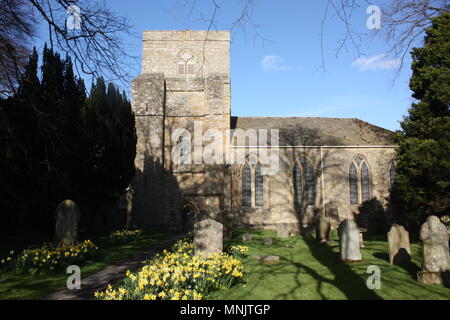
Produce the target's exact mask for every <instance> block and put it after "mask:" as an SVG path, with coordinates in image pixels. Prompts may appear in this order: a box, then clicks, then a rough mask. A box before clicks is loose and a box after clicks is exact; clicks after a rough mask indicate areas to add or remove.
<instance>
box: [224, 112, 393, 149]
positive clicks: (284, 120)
mask: <svg viewBox="0 0 450 320" xmlns="http://www.w3.org/2000/svg"><path fill="white" fill-rule="evenodd" d="M239 128H240V129H244V130H246V129H255V130H258V129H268V130H269V132H268V136H269V138H268V140H269V141H268V144H270V129H279V130H280V131H279V137H280V146H392V145H394V141H393V138H394V132H392V131H390V130H387V129H384V128H381V127H378V126H375V125H373V124H370V123H368V122H365V121H362V120H359V119H355V118H321V117H231V129H239Z"/></svg>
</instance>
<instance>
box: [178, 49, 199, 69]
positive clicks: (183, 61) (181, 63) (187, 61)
mask: <svg viewBox="0 0 450 320" xmlns="http://www.w3.org/2000/svg"><path fill="white" fill-rule="evenodd" d="M177 74H178V75H186V74H195V60H194V56H193V55H192V54H190V53H189V52H187V51H185V52H184V53H183V54H181V55H180V57H179V58H178V62H177Z"/></svg>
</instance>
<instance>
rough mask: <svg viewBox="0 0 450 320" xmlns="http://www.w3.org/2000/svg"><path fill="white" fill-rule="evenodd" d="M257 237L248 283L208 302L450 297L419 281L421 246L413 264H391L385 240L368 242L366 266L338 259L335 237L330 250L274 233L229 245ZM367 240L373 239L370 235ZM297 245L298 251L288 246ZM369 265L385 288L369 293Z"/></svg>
mask: <svg viewBox="0 0 450 320" xmlns="http://www.w3.org/2000/svg"><path fill="white" fill-rule="evenodd" d="M244 232H249V233H251V234H252V241H251V242H250V243H244V244H243V245H246V246H248V247H249V256H248V258H247V259H246V260H245V262H244V265H245V267H244V270H245V273H246V274H245V277H244V280H245V283H244V284H241V285H239V286H237V287H234V288H232V289H230V290H219V291H216V292H214V293H212V294H211V295H210V296H208V297H207V299H219V300H220V299H231V300H237V299H268V300H274V299H403V300H405V299H449V298H450V289H449V288H445V287H443V286H438V285H433V286H425V285H421V284H419V283H418V282H417V281H416V272H417V270H419V267H420V265H421V261H422V256H421V246H420V243H412V244H411V251H412V262H411V264H410V265H409V266H406V267H400V266H394V265H390V264H389V261H388V254H387V253H388V249H387V241H386V238H385V237H371V238H370V239H365V242H364V243H365V248H362V249H361V253H362V256H363V262H361V263H352V264H345V263H342V262H340V260H339V243H338V239H337V237H336V234H335V233H334V234H333V241H332V242H331V244H330V245H328V246H320V245H318V244H316V243H315V241H314V240H308V239H304V238H302V237H301V236H296V237H290V238H288V239H278V238H276V232H274V231H239V232H235V235H234V237H233V239H232V240H231V241H230V242H228V245H230V244H242V243H241V241H240V239H242V234H243V233H244ZM264 237H272V238H273V245H271V246H264V245H263V244H262V239H263V238H264ZM366 238H368V237H366ZM287 245H292V246H293V247H294V248H288V247H287ZM255 254H259V255H261V254H262V255H277V256H280V262H279V263H278V264H276V265H270V266H269V265H263V264H260V263H259V262H258V261H257V260H256V259H254V258H252V256H253V255H255ZM369 265H377V266H379V267H380V269H381V289H379V290H370V289H368V288H367V285H366V281H367V278H368V277H369V276H370V274H368V273H367V267H368V266H369Z"/></svg>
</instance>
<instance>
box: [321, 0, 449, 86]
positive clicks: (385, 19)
mask: <svg viewBox="0 0 450 320" xmlns="http://www.w3.org/2000/svg"><path fill="white" fill-rule="evenodd" d="M370 5H373V4H372V3H371V2H370V1H368V0H327V6H326V10H325V13H324V16H323V20H322V26H321V53H322V67H323V68H324V69H325V61H324V54H323V33H324V24H325V20H326V18H327V16H328V14H330V13H331V14H333V17H336V18H337V19H338V20H339V21H340V22H341V23H342V25H343V27H344V37H343V38H342V39H340V40H339V43H338V48H337V50H336V55H338V54H339V52H340V51H341V49H342V48H347V47H348V46H349V45H350V46H353V47H354V48H355V49H356V51H357V53H358V56H360V55H361V42H362V40H363V39H364V38H373V37H379V38H382V39H385V41H386V43H387V45H388V50H387V53H389V54H392V55H393V56H394V57H395V58H397V59H399V61H400V63H399V65H398V68H397V71H396V73H395V77H394V80H395V79H396V78H397V76H398V74H399V73H400V71H401V70H402V67H403V62H404V59H405V56H406V55H407V54H408V53H409V51H410V49H411V48H412V46H414V45H416V44H417V43H419V41H421V40H422V36H423V35H424V30H425V28H428V27H430V26H431V21H432V19H433V18H434V17H436V16H438V15H440V14H441V13H442V12H444V11H449V10H450V4H449V3H448V0H415V1H408V0H391V1H388V2H387V3H386V4H384V5H380V7H379V8H380V11H381V21H380V28H379V29H375V31H374V32H373V33H371V34H370V33H369V34H367V33H361V32H357V31H356V30H355V28H354V27H353V25H352V23H351V22H350V18H351V16H352V14H353V13H354V12H355V11H356V10H360V9H364V10H365V9H366V8H368V7H369V6H370Z"/></svg>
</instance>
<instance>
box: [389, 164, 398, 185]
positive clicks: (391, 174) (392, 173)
mask: <svg viewBox="0 0 450 320" xmlns="http://www.w3.org/2000/svg"><path fill="white" fill-rule="evenodd" d="M396 174H397V173H396V171H395V163H394V162H392V163H391V165H390V166H389V187H390V188H392V186H393V185H394V182H395V175H396Z"/></svg>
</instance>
